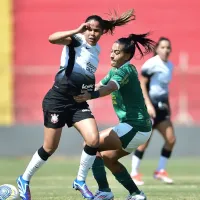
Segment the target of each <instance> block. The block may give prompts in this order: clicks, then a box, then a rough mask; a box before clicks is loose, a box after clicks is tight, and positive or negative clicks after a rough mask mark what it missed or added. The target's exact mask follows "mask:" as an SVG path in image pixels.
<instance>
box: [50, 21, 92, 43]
mask: <svg viewBox="0 0 200 200" xmlns="http://www.w3.org/2000/svg"><path fill="white" fill-rule="evenodd" d="M88 27H89V23H83V24H81V26H80V27H79V28H77V29H74V30H70V31H61V32H56V33H53V34H51V35H50V36H49V42H50V43H51V44H60V45H69V44H71V43H72V39H73V36H74V35H76V34H78V33H82V32H84V31H85V30H86V29H87V28H88Z"/></svg>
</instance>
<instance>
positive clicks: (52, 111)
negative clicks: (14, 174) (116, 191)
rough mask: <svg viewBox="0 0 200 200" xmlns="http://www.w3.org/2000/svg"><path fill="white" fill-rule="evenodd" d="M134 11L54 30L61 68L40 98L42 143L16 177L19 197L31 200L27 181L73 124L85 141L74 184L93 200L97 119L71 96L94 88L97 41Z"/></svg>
mask: <svg viewBox="0 0 200 200" xmlns="http://www.w3.org/2000/svg"><path fill="white" fill-rule="evenodd" d="M134 19H135V17H134V14H133V10H129V11H127V12H126V13H124V14H122V15H121V16H120V17H117V16H115V18H111V19H110V20H104V19H102V18H101V17H99V16H97V15H92V16H89V17H88V18H87V19H86V21H85V23H83V24H81V25H80V27H79V28H77V29H75V30H71V31H63V32H56V33H54V34H52V35H50V37H49V41H50V43H52V44H60V45H64V47H63V51H62V54H61V62H60V70H59V71H58V73H57V75H56V77H55V82H54V84H53V86H52V88H51V89H50V90H49V91H48V92H47V94H46V96H45V97H44V100H43V113H44V143H43V146H42V147H41V148H40V149H39V150H38V151H36V153H35V154H34V155H33V157H32V160H31V161H30V163H29V165H28V167H27V168H26V170H25V172H24V174H23V175H22V176H20V177H19V178H18V179H17V184H18V187H19V192H20V196H21V198H22V199H23V200H30V199H31V193H30V189H29V183H30V180H31V177H32V176H33V175H34V174H35V172H36V171H37V170H38V169H39V168H40V167H41V166H42V165H43V164H44V163H45V162H46V161H47V159H48V158H49V157H50V156H51V155H52V154H53V153H54V152H55V150H56V149H57V147H58V144H59V141H60V137H61V133H62V128H63V127H64V126H65V124H67V125H68V127H71V126H74V127H75V128H76V129H77V130H78V131H79V132H80V134H81V135H82V136H83V138H84V141H85V147H84V150H83V152H82V155H81V161H80V167H79V171H78V175H77V178H76V180H75V181H74V183H73V187H74V188H75V189H76V190H79V191H80V192H81V194H82V195H83V197H84V198H86V199H93V194H92V193H91V192H90V191H89V190H88V188H87V186H86V184H85V179H86V177H87V174H88V171H89V169H90V168H91V167H92V164H93V162H94V160H95V158H96V153H97V150H98V146H99V132H98V129H97V125H96V121H95V119H94V116H93V115H92V113H91V111H90V108H89V106H88V104H87V103H86V102H83V103H77V102H75V100H74V99H73V96H77V95H79V94H81V93H82V92H83V91H85V90H87V91H89V92H91V91H93V90H94V87H95V75H94V73H95V72H96V70H97V67H98V63H99V53H100V47H99V45H98V44H97V42H98V41H99V39H100V38H101V36H102V35H103V34H105V33H108V32H109V33H111V34H112V33H113V31H114V29H115V27H116V26H122V25H125V24H127V23H128V22H129V21H131V20H134Z"/></svg>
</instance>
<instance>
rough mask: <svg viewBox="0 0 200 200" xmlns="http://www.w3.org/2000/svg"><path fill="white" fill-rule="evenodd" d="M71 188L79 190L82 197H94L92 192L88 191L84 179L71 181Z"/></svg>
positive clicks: (89, 199) (89, 198)
mask: <svg viewBox="0 0 200 200" xmlns="http://www.w3.org/2000/svg"><path fill="white" fill-rule="evenodd" d="M73 188H74V189H75V190H78V191H80V193H81V194H82V196H83V198H84V199H88V200H91V199H94V195H93V194H92V192H90V191H89V189H88V187H87V185H86V184H85V181H78V180H77V179H76V180H75V181H74V183H73Z"/></svg>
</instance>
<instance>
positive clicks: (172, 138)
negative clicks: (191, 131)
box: [166, 136, 176, 147]
mask: <svg viewBox="0 0 200 200" xmlns="http://www.w3.org/2000/svg"><path fill="white" fill-rule="evenodd" d="M166 142H167V145H168V146H170V147H173V146H174V145H175V143H176V137H175V136H172V137H170V138H169V139H168V140H167V141H166Z"/></svg>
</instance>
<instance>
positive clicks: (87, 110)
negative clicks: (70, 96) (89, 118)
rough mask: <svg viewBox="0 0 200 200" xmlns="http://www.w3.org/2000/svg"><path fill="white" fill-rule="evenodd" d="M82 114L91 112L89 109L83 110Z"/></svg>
mask: <svg viewBox="0 0 200 200" xmlns="http://www.w3.org/2000/svg"><path fill="white" fill-rule="evenodd" d="M82 112H90V110H89V109H83V110H82Z"/></svg>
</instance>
